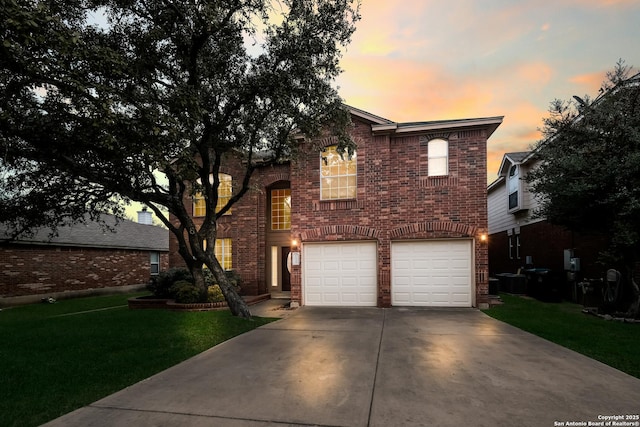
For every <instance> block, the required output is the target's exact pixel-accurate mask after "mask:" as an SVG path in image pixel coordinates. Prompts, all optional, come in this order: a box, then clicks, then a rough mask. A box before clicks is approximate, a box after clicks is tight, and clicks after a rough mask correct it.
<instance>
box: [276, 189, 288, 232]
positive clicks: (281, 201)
mask: <svg viewBox="0 0 640 427" xmlns="http://www.w3.org/2000/svg"><path fill="white" fill-rule="evenodd" d="M271 229H272V230H290V229H291V189H290V188H282V189H278V190H271Z"/></svg>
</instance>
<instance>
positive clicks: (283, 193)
mask: <svg viewBox="0 0 640 427" xmlns="http://www.w3.org/2000/svg"><path fill="white" fill-rule="evenodd" d="M266 199H267V200H266V208H267V212H266V227H265V228H266V233H265V236H266V245H265V246H266V252H267V253H266V254H265V255H266V256H265V260H266V266H265V267H266V268H265V273H266V278H265V279H266V280H265V282H266V283H267V292H269V293H271V294H282V295H287V294H288V293H289V292H290V291H291V275H290V271H289V266H288V262H287V261H288V257H289V253H290V251H291V183H290V182H289V181H278V182H276V183H274V184H273V185H271V186H269V187H267V191H266Z"/></svg>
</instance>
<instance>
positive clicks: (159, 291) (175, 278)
mask: <svg viewBox="0 0 640 427" xmlns="http://www.w3.org/2000/svg"><path fill="white" fill-rule="evenodd" d="M179 281H187V282H191V283H193V277H191V273H189V270H187V269H186V268H171V269H169V270H167V271H163V272H161V273H160V274H158V275H157V276H154V277H152V278H151V282H150V283H149V285H147V289H148V290H149V291H150V292H151V293H153V295H154V296H155V297H156V298H175V294H174V293H173V292H172V287H173V285H174V284H175V283H176V282H179Z"/></svg>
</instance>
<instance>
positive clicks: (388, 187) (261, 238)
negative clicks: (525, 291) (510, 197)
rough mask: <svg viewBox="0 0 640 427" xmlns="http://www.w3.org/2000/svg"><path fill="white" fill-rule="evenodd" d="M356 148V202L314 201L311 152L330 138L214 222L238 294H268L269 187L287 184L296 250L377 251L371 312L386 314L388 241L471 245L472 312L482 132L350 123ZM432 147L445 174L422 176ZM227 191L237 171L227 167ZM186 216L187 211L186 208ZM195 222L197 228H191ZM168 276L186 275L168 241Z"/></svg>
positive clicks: (271, 172) (483, 271)
mask: <svg viewBox="0 0 640 427" xmlns="http://www.w3.org/2000/svg"><path fill="white" fill-rule="evenodd" d="M351 134H352V136H353V138H354V139H355V141H356V143H357V144H358V151H357V196H356V199H355V200H342V201H321V200H320V179H319V176H320V170H319V169H320V158H319V153H318V151H317V147H318V145H320V146H328V145H332V144H335V140H334V138H332V137H331V136H330V134H329V136H327V137H324V138H320V139H319V140H316V141H314V143H313V144H311V143H308V144H305V145H303V146H302V147H301V152H300V155H299V156H298V157H297V158H296V160H294V161H292V162H291V164H290V165H288V164H285V165H280V166H275V167H265V168H260V169H258V170H257V171H256V172H255V174H254V177H253V178H252V188H253V190H251V191H250V192H249V193H248V194H246V196H245V197H244V198H243V199H241V200H240V202H238V203H237V204H236V205H234V207H233V212H232V214H231V215H228V216H225V217H223V218H221V219H220V221H219V227H218V229H219V231H218V237H219V238H225V237H229V238H231V239H232V240H233V268H234V270H236V271H238V272H239V273H240V275H241V277H242V279H243V282H244V285H243V293H245V294H257V293H263V292H267V291H268V289H267V285H266V277H265V276H266V271H265V265H266V259H267V255H266V251H267V248H266V243H265V242H266V233H267V232H266V227H267V214H266V211H267V197H268V189H269V187H270V186H271V185H273V184H275V183H277V182H281V181H290V185H291V198H292V224H291V230H290V231H288V232H285V233H286V234H287V235H288V238H295V239H298V241H300V242H302V243H304V242H312V241H328V240H331V241H347V240H375V241H377V243H378V251H379V254H378V255H379V259H378V268H379V272H378V288H379V289H378V306H380V307H388V306H390V304H391V292H390V276H391V263H390V252H391V242H392V241H393V240H403V239H441V238H468V239H473V240H474V242H475V243H474V245H473V246H474V248H475V259H474V261H473V262H474V266H475V274H474V277H475V289H476V304H477V305H479V304H483V303H486V302H487V300H488V299H487V295H488V248H487V245H486V243H481V242H480V239H479V237H480V235H482V234H485V233H487V199H486V176H487V173H486V140H487V132H486V130H485V129H472V130H456V131H451V132H448V133H447V134H446V135H443V134H433V135H428V134H421V135H415V136H401V137H395V136H389V135H374V134H373V133H372V130H371V125H370V124H369V123H367V122H365V121H361V120H359V119H358V118H355V117H354V128H353V130H352V132H351ZM433 137H445V139H447V140H448V141H449V174H448V176H446V177H428V176H426V165H427V160H428V159H427V153H426V145H427V142H428V141H429V139H431V138H433ZM225 165H226V167H227V169H223V170H221V172H224V173H229V174H231V175H232V176H233V177H234V182H236V181H238V182H239V181H240V180H241V177H242V176H243V172H244V171H243V170H242V169H241V165H240V164H237V163H234V162H230V163H225ZM186 205H187V207H188V209H191V202H190V201H189V200H187V203H186ZM197 221H198V219H197V218H196V222H197ZM169 248H170V254H171V255H170V257H171V258H170V264H171V266H184V262H183V261H182V259H181V257H180V256H179V255H178V254H177V241H176V239H175V238H173V236H172V237H171V238H170V241H169ZM301 282H302V272H301V267H300V266H294V267H293V269H292V272H291V299H292V300H293V301H297V302H302V289H301Z"/></svg>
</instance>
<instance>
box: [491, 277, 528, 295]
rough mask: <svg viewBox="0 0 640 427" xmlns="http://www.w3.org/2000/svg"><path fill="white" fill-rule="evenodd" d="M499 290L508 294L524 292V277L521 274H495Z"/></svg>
mask: <svg viewBox="0 0 640 427" xmlns="http://www.w3.org/2000/svg"><path fill="white" fill-rule="evenodd" d="M496 277H497V278H498V287H499V290H500V292H506V293H508V294H526V293H527V292H526V290H527V286H526V281H525V280H526V277H525V276H524V275H523V274H513V273H500V274H496Z"/></svg>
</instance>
